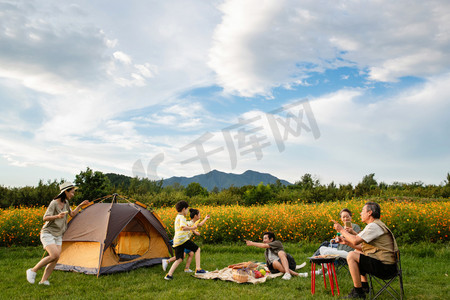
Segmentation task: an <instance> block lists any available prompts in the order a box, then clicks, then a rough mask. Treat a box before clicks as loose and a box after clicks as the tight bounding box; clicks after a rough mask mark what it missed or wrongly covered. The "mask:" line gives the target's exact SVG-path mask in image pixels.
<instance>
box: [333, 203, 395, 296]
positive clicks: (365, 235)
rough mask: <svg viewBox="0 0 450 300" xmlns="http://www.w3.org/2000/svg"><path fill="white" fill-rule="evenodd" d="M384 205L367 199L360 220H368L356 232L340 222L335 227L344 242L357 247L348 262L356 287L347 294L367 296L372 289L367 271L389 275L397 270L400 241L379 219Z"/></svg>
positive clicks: (390, 276)
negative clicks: (360, 229)
mask: <svg viewBox="0 0 450 300" xmlns="http://www.w3.org/2000/svg"><path fill="white" fill-rule="evenodd" d="M380 215H381V209H380V206H379V205H378V204H377V203H375V202H367V203H366V204H365V205H364V207H363V209H362V211H361V221H363V222H364V223H366V224H367V226H366V227H365V228H364V230H363V231H361V232H360V233H358V234H357V235H354V234H352V233H350V232H348V231H347V230H345V228H343V227H342V226H341V225H340V224H339V223H337V222H336V223H335V224H334V228H335V229H336V231H337V232H339V233H340V234H341V235H342V236H344V238H345V239H343V241H342V243H345V244H346V245H349V246H350V247H352V248H355V249H356V251H352V252H350V253H349V254H348V256H347V264H348V267H349V270H350V274H351V276H352V280H353V286H354V287H353V289H352V291H351V292H350V294H349V295H348V296H347V298H362V299H365V297H366V293H368V292H369V284H368V283H367V278H366V276H365V275H366V274H372V275H374V276H376V277H378V278H382V279H388V278H392V277H394V276H395V275H396V274H397V265H396V262H397V259H396V254H397V252H398V247H397V242H396V241H395V237H394V235H393V234H392V232H391V231H390V230H389V228H388V227H387V226H386V225H385V224H384V223H383V222H381V220H380Z"/></svg>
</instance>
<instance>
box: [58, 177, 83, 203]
mask: <svg viewBox="0 0 450 300" xmlns="http://www.w3.org/2000/svg"><path fill="white" fill-rule="evenodd" d="M72 188H74V189H78V187H77V186H75V185H74V184H73V183H72V182H69V181H66V182H63V183H61V184H60V185H59V194H58V195H57V196H56V197H55V199H56V198H59V196H61V195H62V193H64V192H65V191H68V190H70V189H72Z"/></svg>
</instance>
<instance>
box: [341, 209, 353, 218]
mask: <svg viewBox="0 0 450 300" xmlns="http://www.w3.org/2000/svg"><path fill="white" fill-rule="evenodd" d="M344 211H346V212H348V214H349V215H350V217H351V216H352V212H351V211H350V209H348V208H343V209H342V210H341V211H340V212H339V218H340V217H341V215H342V213H343V212H344Z"/></svg>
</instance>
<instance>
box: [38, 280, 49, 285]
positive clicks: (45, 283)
mask: <svg viewBox="0 0 450 300" xmlns="http://www.w3.org/2000/svg"><path fill="white" fill-rule="evenodd" d="M39 284H42V285H50V282H49V281H48V280H46V281H44V282H39Z"/></svg>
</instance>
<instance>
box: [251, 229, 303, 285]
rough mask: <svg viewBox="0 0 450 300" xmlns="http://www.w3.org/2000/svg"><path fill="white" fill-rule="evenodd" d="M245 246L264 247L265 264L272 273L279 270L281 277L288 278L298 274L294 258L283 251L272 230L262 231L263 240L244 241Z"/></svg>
mask: <svg viewBox="0 0 450 300" xmlns="http://www.w3.org/2000/svg"><path fill="white" fill-rule="evenodd" d="M245 242H246V244H247V246H254V247H258V248H263V249H266V251H265V252H264V255H265V257H266V264H267V267H268V268H269V270H270V272H272V274H275V273H278V272H281V273H284V275H283V277H282V279H285V280H289V279H291V277H292V276H299V274H298V273H297V272H295V271H294V270H295V268H296V264H295V259H294V258H293V257H292V256H291V255H290V254H289V253H286V252H285V251H284V248H283V244H281V242H280V241H278V240H276V239H275V234H274V233H273V232H270V231H269V232H264V234H263V242H262V243H257V242H252V241H247V240H246V241H245Z"/></svg>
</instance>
